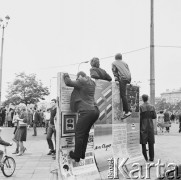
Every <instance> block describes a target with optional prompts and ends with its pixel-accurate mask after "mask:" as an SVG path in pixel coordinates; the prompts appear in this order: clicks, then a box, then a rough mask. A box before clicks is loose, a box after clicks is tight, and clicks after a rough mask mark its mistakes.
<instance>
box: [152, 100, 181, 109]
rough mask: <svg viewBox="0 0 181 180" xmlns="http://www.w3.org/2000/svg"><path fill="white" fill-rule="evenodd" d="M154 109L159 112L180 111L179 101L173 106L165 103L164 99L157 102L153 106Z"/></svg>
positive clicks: (180, 102) (180, 104)
mask: <svg viewBox="0 0 181 180" xmlns="http://www.w3.org/2000/svg"><path fill="white" fill-rule="evenodd" d="M155 108H156V110H157V111H161V110H165V109H167V110H168V111H171V112H173V111H181V101H179V102H177V103H175V104H171V103H168V102H166V100H165V99H161V100H160V101H158V102H157V103H156V104H155Z"/></svg>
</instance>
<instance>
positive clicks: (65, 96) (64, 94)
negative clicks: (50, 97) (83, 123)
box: [59, 73, 76, 111]
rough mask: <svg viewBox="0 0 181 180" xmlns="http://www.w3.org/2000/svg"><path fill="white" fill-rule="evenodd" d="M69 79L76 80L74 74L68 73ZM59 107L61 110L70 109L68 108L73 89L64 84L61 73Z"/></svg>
mask: <svg viewBox="0 0 181 180" xmlns="http://www.w3.org/2000/svg"><path fill="white" fill-rule="evenodd" d="M69 76H70V78H71V80H76V76H75V75H72V74H69ZM60 80H61V83H60V86H61V87H60V88H59V91H60V107H61V111H71V110H70V96H71V93H72V91H73V87H68V86H66V84H65V82H64V80H63V73H61V74H60Z"/></svg>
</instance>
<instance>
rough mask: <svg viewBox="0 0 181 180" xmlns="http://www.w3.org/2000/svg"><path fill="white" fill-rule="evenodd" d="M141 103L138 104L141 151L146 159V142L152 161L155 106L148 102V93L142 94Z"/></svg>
mask: <svg viewBox="0 0 181 180" xmlns="http://www.w3.org/2000/svg"><path fill="white" fill-rule="evenodd" d="M142 100H143V104H142V105H141V106H140V144H142V153H143V156H144V158H145V160H146V161H148V157H147V152H146V144H147V143H148V149H149V161H154V143H155V135H154V124H153V119H156V112H155V107H154V106H152V105H151V104H149V103H148V95H146V94H143V95H142Z"/></svg>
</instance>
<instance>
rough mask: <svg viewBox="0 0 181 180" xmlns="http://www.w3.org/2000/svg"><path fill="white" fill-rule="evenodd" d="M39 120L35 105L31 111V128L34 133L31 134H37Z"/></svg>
mask: <svg viewBox="0 0 181 180" xmlns="http://www.w3.org/2000/svg"><path fill="white" fill-rule="evenodd" d="M38 122H40V114H39V113H38V110H37V107H34V113H33V130H34V134H33V135H32V136H37V128H36V127H37V124H38Z"/></svg>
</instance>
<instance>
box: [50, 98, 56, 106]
mask: <svg viewBox="0 0 181 180" xmlns="http://www.w3.org/2000/svg"><path fill="white" fill-rule="evenodd" d="M56 102H57V100H56V99H52V100H51V107H55V106H56Z"/></svg>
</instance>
